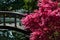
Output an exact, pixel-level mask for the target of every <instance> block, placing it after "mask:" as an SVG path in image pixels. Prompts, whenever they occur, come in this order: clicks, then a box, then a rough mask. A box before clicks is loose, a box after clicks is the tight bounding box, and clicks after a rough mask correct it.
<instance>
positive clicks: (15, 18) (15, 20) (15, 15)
mask: <svg viewBox="0 0 60 40" xmlns="http://www.w3.org/2000/svg"><path fill="white" fill-rule="evenodd" d="M16 21H17V19H16V15H15V27H16V28H17V22H16Z"/></svg>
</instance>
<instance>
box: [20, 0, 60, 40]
mask: <svg viewBox="0 0 60 40" xmlns="http://www.w3.org/2000/svg"><path fill="white" fill-rule="evenodd" d="M58 1H59V0H58ZM58 1H57V0H55V1H54V0H38V1H37V2H38V4H37V6H38V7H39V8H38V9H36V10H34V12H33V13H31V14H29V15H27V16H26V17H24V18H22V20H21V21H22V24H23V25H24V26H25V28H26V30H30V31H32V33H31V35H30V40H59V37H60V34H59V33H60V8H59V6H58V4H59V2H58ZM57 35H58V36H57Z"/></svg>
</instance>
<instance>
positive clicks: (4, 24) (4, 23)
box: [3, 14, 6, 26]
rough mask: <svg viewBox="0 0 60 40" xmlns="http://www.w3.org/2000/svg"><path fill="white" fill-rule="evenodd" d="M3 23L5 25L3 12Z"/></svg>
mask: <svg viewBox="0 0 60 40" xmlns="http://www.w3.org/2000/svg"><path fill="white" fill-rule="evenodd" d="M3 25H4V26H6V25H5V14H3Z"/></svg>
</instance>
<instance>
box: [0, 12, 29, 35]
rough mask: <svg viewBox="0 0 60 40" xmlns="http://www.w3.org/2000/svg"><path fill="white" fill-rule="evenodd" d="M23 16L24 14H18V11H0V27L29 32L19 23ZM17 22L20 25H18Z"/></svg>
mask: <svg viewBox="0 0 60 40" xmlns="http://www.w3.org/2000/svg"><path fill="white" fill-rule="evenodd" d="M24 16H25V15H24V14H20V13H18V12H11V11H0V29H9V30H16V31H19V32H22V33H25V34H29V32H28V31H26V30H25V29H24V27H23V26H21V23H20V19H21V18H22V17H24ZM17 19H18V20H17ZM9 20H10V21H9ZM7 21H8V22H7ZM11 21H12V22H11ZM9 23H10V24H9ZM19 23H20V25H18V24H19Z"/></svg>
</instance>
